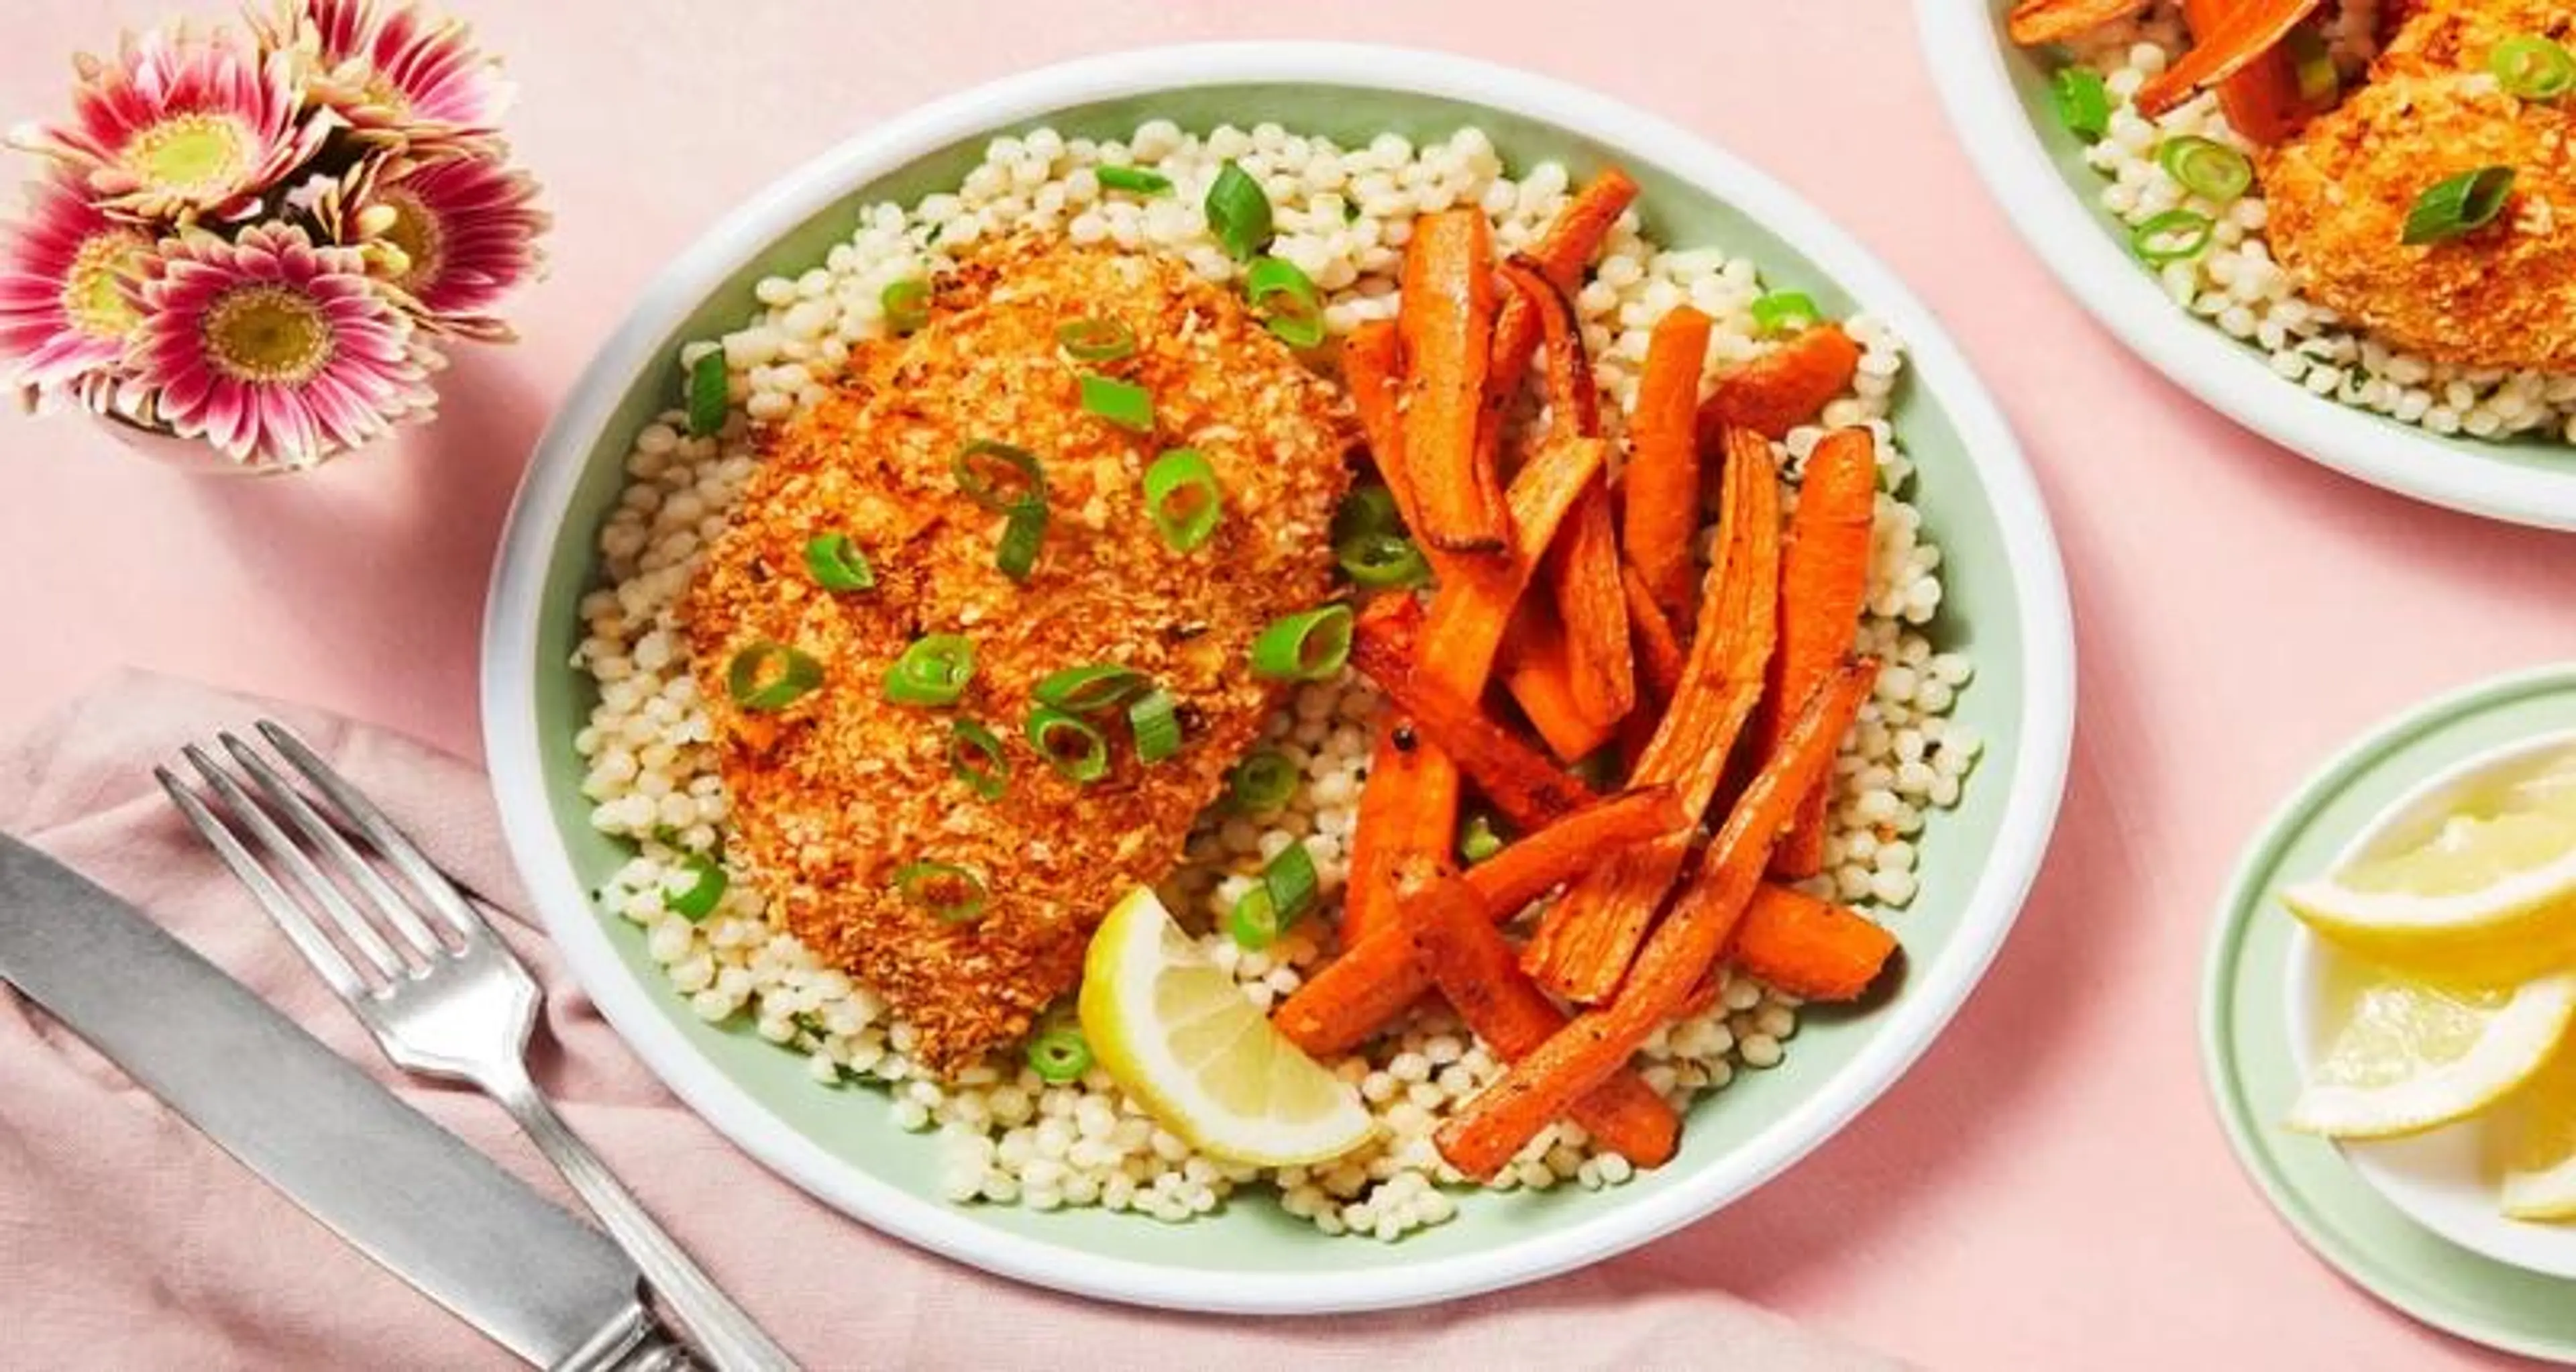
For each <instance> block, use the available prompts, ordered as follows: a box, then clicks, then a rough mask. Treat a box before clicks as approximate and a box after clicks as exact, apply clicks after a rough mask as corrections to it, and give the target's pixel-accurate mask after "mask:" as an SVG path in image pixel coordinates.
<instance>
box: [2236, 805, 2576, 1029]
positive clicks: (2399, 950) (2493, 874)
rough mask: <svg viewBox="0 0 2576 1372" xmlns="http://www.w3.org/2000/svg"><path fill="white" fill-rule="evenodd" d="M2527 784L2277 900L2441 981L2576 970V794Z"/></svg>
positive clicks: (2354, 944)
mask: <svg viewBox="0 0 2576 1372" xmlns="http://www.w3.org/2000/svg"><path fill="white" fill-rule="evenodd" d="M2559 781H2560V778H2558V777H2557V776H2555V775H2553V776H2551V777H2546V778H2542V779H2540V780H2539V781H2536V782H2527V783H2525V784H2524V785H2523V786H2521V787H2519V788H2516V789H2515V790H2514V791H2513V792H2511V793H2509V795H2508V796H2507V797H2506V798H2505V802H2504V804H2503V805H2502V806H2501V807H2499V808H2497V809H2494V810H2492V811H2490V812H2488V813H2483V814H2480V813H2464V814H2459V815H2454V816H2453V817H2451V818H2450V819H2448V820H2446V821H2444V822H2443V823H2442V824H2441V826H2440V827H2439V828H2438V829H2436V830H2434V831H2433V832H2432V833H2431V835H2430V836H2429V837H2427V838H2426V839H2425V840H2424V841H2423V842H2421V843H2419V844H2417V845H2415V846H2414V847H2411V848H2408V849H2405V850H2404V851H2401V852H2396V853H2389V854H2383V855H2380V856H2378V857H2375V858H2372V859H2369V860H2366V861H2363V862H2359V863H2356V864H2354V865H2352V866H2351V867H2348V868H2346V869H2345V870H2343V871H2340V872H2337V873H2335V874H2333V875H2332V876H2329V877H2326V878H2323V879H2321V880H2317V881H2310V882H2304V883H2301V884H2299V885H2297V886H2293V887H2291V888H2290V889H2288V890H2286V891H2284V892H2282V893H2281V899H2282V901H2283V903H2285V904H2287V905H2288V906H2289V907H2290V909H2291V911H2292V912H2293V913H2295V914H2296V915H2298V917H2299V918H2300V919H2301V920H2304V921H2306V923H2307V924H2308V925H2309V927H2311V928H2313V929H2315V930H2316V931H2317V932H2318V933H2320V934H2322V935H2324V936H2325V937H2327V938H2329V939H2332V940H2334V941H2335V942H2337V943H2339V944H2342V945H2344V946H2345V947H2348V948H2352V949H2354V950H2356V951H2358V952H2362V953H2364V954H2367V955H2369V956H2371V957H2374V958H2377V959H2379V960H2382V961H2386V962H2391V963H2395V964H2397V965H2400V966H2404V967H2408V968H2410V969H2413V970H2416V971H2420V972H2424V973H2427V974H2430V975H2434V976H2440V977H2446V978H2453V979H2463V980H2480V981H2495V982H2504V981H2518V980H2521V979H2522V978H2523V977H2526V976H2529V975H2531V974H2532V973H2533V972H2535V971H2539V970H2545V969H2554V968H2557V967H2563V966H2565V965H2567V964H2568V963H2569V962H2570V961H2571V960H2576V786H2571V785H2565V784H2559Z"/></svg>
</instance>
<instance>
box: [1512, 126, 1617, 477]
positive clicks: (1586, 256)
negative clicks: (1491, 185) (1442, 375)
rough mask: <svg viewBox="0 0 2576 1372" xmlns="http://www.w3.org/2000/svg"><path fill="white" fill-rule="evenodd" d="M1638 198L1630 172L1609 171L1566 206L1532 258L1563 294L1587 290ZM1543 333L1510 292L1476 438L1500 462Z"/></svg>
mask: <svg viewBox="0 0 2576 1372" xmlns="http://www.w3.org/2000/svg"><path fill="white" fill-rule="evenodd" d="M1636 198H1637V183H1636V182H1634V181H1632V180H1630V179H1629V178H1628V174H1627V173H1626V172H1623V171H1621V170H1619V169H1618V168H1617V167H1609V168H1605V169H1604V170H1603V171H1602V172H1601V174H1600V175H1598V176H1595V177H1594V178H1592V180H1591V181H1589V182H1587V183H1585V185H1584V187H1583V189H1582V190H1580V191H1577V192H1576V193H1575V195H1574V198H1573V199H1572V200H1571V201H1569V202H1567V204H1566V207H1565V209H1564V210H1563V211H1562V212H1560V213H1559V214H1558V215H1557V216H1556V222H1555V223H1553V224H1550V225H1548V229H1547V232H1546V233H1545V234H1543V235H1541V236H1540V238H1539V241H1538V245H1537V246H1536V247H1535V248H1533V249H1532V250H1531V251H1530V252H1529V253H1528V254H1527V256H1528V258H1529V259H1530V260H1531V261H1534V262H1535V263H1536V264H1537V266H1538V270H1539V272H1540V274H1541V275H1543V276H1545V277H1546V278H1547V279H1548V281H1549V283H1550V284H1552V285H1554V286H1555V287H1556V289H1557V290H1558V291H1559V292H1560V293H1561V294H1564V295H1569V296H1570V295H1572V294H1574V293H1575V292H1576V291H1577V290H1579V289H1581V288H1582V286H1583V269H1584V267H1585V265H1586V264H1588V263H1590V262H1591V261H1592V259H1593V257H1594V256H1595V255H1596V254H1598V253H1599V252H1600V251H1601V245H1602V243H1603V242H1604V241H1606V240H1607V239H1608V238H1609V237H1610V230H1611V229H1612V228H1613V227H1615V226H1616V225H1617V224H1618V222H1619V216H1620V215H1622V214H1625V213H1627V210H1628V206H1629V205H1630V204H1632V203H1634V202H1635V200H1636ZM1543 332H1544V331H1543V329H1542V328H1541V325H1540V321H1539V318H1538V314H1537V312H1536V311H1535V310H1533V309H1532V308H1531V307H1530V305H1529V302H1527V301H1525V300H1523V299H1521V298H1520V296H1519V295H1518V294H1516V293H1512V292H1505V293H1504V295H1503V305H1502V310H1501V312H1500V313H1499V314H1498V315H1497V316H1496V318H1495V321H1494V359H1493V371H1492V376H1491V377H1490V378H1489V384H1488V385H1487V386H1486V388H1485V406H1486V421H1487V422H1485V423H1484V424H1483V426H1482V427H1481V428H1480V429H1479V430H1478V435H1477V437H1478V441H1479V442H1482V443H1484V444H1486V445H1487V446H1488V447H1489V448H1491V449H1492V450H1493V456H1494V458H1495V460H1497V461H1499V460H1500V458H1501V451H1500V450H1501V446H1502V436H1503V417H1504V416H1505V414H1506V413H1508V412H1509V411H1510V409H1511V404H1512V398H1513V397H1514V396H1517V395H1519V394H1520V389H1521V381H1522V379H1523V378H1524V377H1526V376H1527V375H1528V374H1529V364H1530V358H1531V357H1532V356H1533V355H1534V354H1535V353H1536V352H1537V349H1538V345H1539V340H1540V338H1541V336H1542V334H1543Z"/></svg>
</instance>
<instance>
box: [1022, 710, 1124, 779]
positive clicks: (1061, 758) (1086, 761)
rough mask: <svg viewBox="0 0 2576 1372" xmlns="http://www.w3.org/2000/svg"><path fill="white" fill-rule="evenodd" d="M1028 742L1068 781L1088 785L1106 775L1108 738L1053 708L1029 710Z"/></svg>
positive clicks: (1072, 716)
mask: <svg viewBox="0 0 2576 1372" xmlns="http://www.w3.org/2000/svg"><path fill="white" fill-rule="evenodd" d="M1028 735H1029V743H1030V745H1031V746H1033V747H1035V748H1036V749H1037V750H1038V752H1039V754H1040V755H1042V756H1044V757H1045V758H1046V760H1047V764H1048V765H1049V766H1052V767H1053V768H1055V769H1056V771H1057V773H1058V774H1060V775H1062V776H1063V777H1064V778H1065V779H1066V780H1067V781H1074V782H1080V783H1082V784H1083V785H1086V786H1087V785H1089V784H1091V783H1092V782H1095V781H1098V780H1100V779H1101V778H1102V777H1105V776H1107V775H1109V739H1108V737H1107V736H1106V735H1104V734H1102V733H1101V732H1100V731H1099V730H1098V729H1095V728H1093V727H1091V726H1090V725H1089V724H1086V723H1084V722H1083V721H1082V720H1081V719H1080V718H1078V717H1076V716H1074V715H1069V714H1066V713H1065V712H1064V711H1062V710H1059V709H1056V708H1055V707H1054V706H1052V705H1041V706H1039V707H1037V708H1036V709H1034V710H1031V711H1029V723H1028Z"/></svg>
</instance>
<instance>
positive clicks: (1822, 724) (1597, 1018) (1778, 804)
mask: <svg viewBox="0 0 2576 1372" xmlns="http://www.w3.org/2000/svg"><path fill="white" fill-rule="evenodd" d="M1876 675H1877V664H1875V663H1870V662H1854V663H1849V664H1846V665H1845V666H1844V667H1843V668H1842V669H1841V670H1839V671H1837V672H1836V673H1835V674H1834V675H1833V676H1831V677H1829V678H1827V679H1826V681H1825V683H1824V685H1822V686H1820V687H1819V688H1817V690H1816V692H1815V693H1814V694H1813V695H1812V696H1810V697H1809V698H1808V700H1807V702H1806V704H1805V705H1804V706H1803V707H1802V708H1801V709H1800V710H1799V712H1798V722H1797V724H1796V725H1795V726H1794V727H1792V728H1791V729H1790V730H1789V733H1788V736H1787V737H1786V738H1785V739H1784V740H1782V745H1781V748H1780V750H1779V751H1778V752H1775V753H1773V754H1772V755H1771V756H1770V757H1769V758H1767V759H1765V760H1764V762H1763V764H1762V769H1761V771H1759V772H1758V773H1756V774H1755V776H1754V778H1753V781H1752V784H1751V785H1749V786H1747V787H1746V788H1745V791H1744V796H1743V798H1742V799H1741V800H1738V801H1737V802H1736V805H1735V809H1734V810H1733V812H1732V813H1730V814H1728V816H1727V818H1726V824H1725V826H1724V827H1723V828H1721V829H1720V830H1719V831H1718V833H1717V836H1716V837H1715V838H1714V839H1712V840H1711V841H1710V843H1709V848H1708V853H1707V855H1706V856H1705V857H1704V858H1703V859H1702V860H1701V863H1700V868H1699V871H1698V872H1697V873H1696V874H1694V875H1693V877H1692V879H1691V881H1690V882H1689V884H1688V885H1686V886H1685V887H1684V888H1683V890H1682V894H1681V897H1680V899H1679V900H1677V901H1676V902H1674V905H1673V909H1672V912H1671V913H1670V914H1668V915H1666V916H1665V917H1664V921H1663V923H1662V924H1660V925H1657V926H1656V928H1655V935H1654V937H1653V938H1651V939H1649V940H1647V941H1646V946H1645V950H1644V951H1643V952H1642V953H1640V954H1639V955H1638V958H1637V965H1636V968H1635V969H1634V970H1633V971H1631V972H1630V973H1629V974H1628V978H1627V980H1626V981H1625V982H1624V983H1623V984H1622V985H1621V986H1620V988H1619V995H1618V998H1617V999H1616V1000H1613V1001H1611V1002H1610V1003H1609V1004H1607V1005H1603V1006H1600V1007H1598V1008H1595V1009H1592V1010H1587V1011H1585V1012H1583V1013H1582V1014H1581V1015H1579V1016H1577V1017H1576V1018H1575V1020H1574V1022H1573V1023H1572V1024H1569V1025H1567V1026H1566V1027H1565V1029H1564V1030H1563V1031H1562V1032H1560V1033H1558V1034H1557V1035H1556V1036H1555V1037H1553V1038H1550V1039H1549V1040H1548V1041H1547V1042H1546V1043H1543V1044H1541V1045H1539V1047H1538V1049H1537V1050H1536V1051H1534V1052H1532V1053H1530V1054H1529V1055H1528V1056H1527V1057H1524V1058H1522V1059H1520V1060H1519V1061H1518V1062H1515V1063H1513V1064H1512V1066H1511V1069H1510V1070H1509V1071H1508V1072H1506V1073H1505V1074H1504V1075H1503V1078H1502V1080H1500V1081H1497V1082H1495V1083H1494V1084H1493V1085H1492V1086H1489V1087H1487V1088H1486V1089H1485V1090H1484V1091H1483V1092H1482V1093H1480V1094H1478V1095H1477V1096H1476V1098H1475V1099H1474V1100H1471V1101H1469V1102H1468V1103H1467V1105H1466V1107H1465V1109H1463V1110H1461V1111H1460V1112H1459V1113H1458V1114H1457V1115H1455V1116H1453V1117H1451V1119H1450V1121H1449V1123H1447V1124H1446V1125H1443V1126H1442V1127H1441V1130H1440V1133H1439V1135H1438V1142H1439V1145H1440V1153H1441V1156H1443V1157H1445V1158H1447V1159H1448V1160H1449V1162H1450V1164H1451V1165H1452V1166H1455V1167H1456V1168H1458V1170H1460V1171H1462V1172H1465V1173H1467V1174H1469V1175H1471V1176H1476V1177H1491V1176H1493V1175H1494V1173H1495V1172H1497V1171H1499V1170H1501V1168H1502V1166H1503V1164H1504V1163H1506V1162H1509V1161H1510V1160H1511V1158H1512V1155H1513V1154H1515V1153H1518V1152H1519V1151H1520V1150H1521V1147H1522V1145H1524V1144H1526V1143H1528V1142H1529V1141H1530V1139H1531V1138H1533V1137H1535V1136H1536V1135H1537V1133H1538V1131H1539V1130H1541V1129H1544V1128H1546V1127H1547V1123H1548V1121H1550V1120H1552V1119H1555V1118H1557V1117H1558V1116H1560V1115H1562V1114H1564V1113H1565V1112H1566V1111H1567V1110H1568V1109H1570V1108H1572V1106H1573V1105H1574V1103H1575V1102H1576V1101H1578V1100H1581V1099H1583V1098H1584V1096H1585V1095H1587V1094H1588V1093H1589V1092H1591V1091H1592V1090H1593V1089H1594V1088H1595V1087H1597V1086H1599V1085H1600V1084H1601V1083H1602V1082H1604V1081H1607V1080H1608V1079H1609V1078H1610V1076H1611V1075H1612V1074H1613V1073H1615V1072H1617V1071H1619V1070H1620V1069H1621V1068H1622V1067H1624V1066H1626V1065H1627V1062H1628V1059H1629V1056H1630V1055H1631V1054H1634V1053H1635V1052H1636V1051H1637V1049H1638V1047H1639V1046H1641V1045H1642V1044H1644V1043H1645V1041H1646V1040H1647V1038H1648V1037H1650V1036H1652V1035H1653V1033H1654V1032H1655V1029H1656V1027H1657V1026H1658V1025H1661V1024H1663V1023H1665V1022H1667V1021H1668V1020H1670V1019H1671V1018H1672V1017H1673V1015H1674V1013H1675V1012H1676V1011H1678V1010H1679V1009H1681V1008H1682V1007H1683V1006H1684V1005H1685V1004H1686V1003H1687V1002H1688V1000H1689V998H1690V996H1691V994H1692V992H1693V989H1694V988H1695V987H1697V986H1698V985H1700V983H1701V981H1702V979H1703V978H1705V977H1706V976H1707V974H1708V972H1709V969H1710V968H1711V967H1712V966H1714V965H1715V963H1716V960H1717V956H1718V954H1719V953H1720V952H1721V951H1722V950H1723V949H1724V948H1725V947H1726V945H1727V942H1728V940H1729V939H1730V938H1731V937H1732V936H1733V935H1734V932H1735V926H1736V922H1737V920H1738V918H1739V917H1740V916H1741V915H1742V914H1743V912H1744V907H1745V904H1746V903H1747V902H1748V901H1750V900H1751V899H1752V897H1753V892H1754V888H1755V887H1756V886H1758V885H1759V884H1760V883H1761V879H1762V868H1763V864H1764V863H1765V862H1767V861H1768V860H1769V858H1770V853H1771V843H1772V840H1773V839H1774V838H1775V837H1776V836H1777V835H1778V834H1779V832H1780V828H1781V826H1782V825H1784V824H1786V823H1788V821H1789V817H1790V815H1791V813H1792V812H1793V811H1794V810H1795V808H1796V806H1797V802H1798V797H1800V796H1802V795H1805V794H1806V793H1807V792H1808V791H1810V790H1812V789H1814V787H1815V785H1816V783H1817V782H1819V781H1821V780H1823V779H1824V776H1825V773H1826V771H1827V770H1828V769H1829V768H1831V767H1832V765H1833V760H1834V754H1835V752H1836V751H1838V750H1839V749H1840V748H1841V746H1842V738H1843V735H1844V734H1845V733H1847V732H1849V731H1850V729H1851V725H1852V721H1853V720H1854V719H1855V718H1857V717H1858V716H1859V714H1860V707H1861V702H1862V701H1864V700H1865V699H1867V698H1868V696H1869V689H1870V682H1871V681H1872V680H1873V679H1874V678H1875V677H1876Z"/></svg>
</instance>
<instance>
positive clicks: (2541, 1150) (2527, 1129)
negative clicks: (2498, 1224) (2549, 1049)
mask: <svg viewBox="0 0 2576 1372" xmlns="http://www.w3.org/2000/svg"><path fill="white" fill-rule="evenodd" d="M2520 1103H2521V1107H2522V1108H2521V1109H2520V1111H2518V1112H2517V1118H2516V1119H2515V1120H2514V1121H2513V1123H2514V1126H2515V1128H2514V1135H2513V1138H2512V1141H2511V1143H2510V1145H2509V1147H2510V1150H2511V1151H2510V1152H2509V1153H2508V1154H2507V1155H2506V1157H2507V1164H2508V1165H2507V1170H2506V1172H2505V1174H2504V1191H2503V1198H2502V1199H2503V1205H2504V1212H2505V1213H2506V1214H2507V1215H2510V1216H2512V1217H2513V1218H2515V1219H2518V1220H2576V1040H2570V1041H2569V1042H2568V1043H2565V1044H2562V1045H2560V1047H2559V1050H2558V1053H2557V1055H2556V1056H2555V1057H2553V1058H2551V1059H2550V1060H2549V1065H2548V1066H2547V1067H2544V1068H2542V1069H2541V1070H2540V1073H2539V1074H2538V1075H2537V1076H2534V1077H2533V1078H2532V1079H2531V1080H2530V1082H2529V1083H2527V1084H2526V1085H2525V1086H2524V1087H2523V1088H2522V1095H2521V1098H2520Z"/></svg>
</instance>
